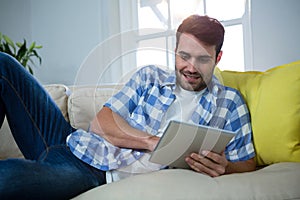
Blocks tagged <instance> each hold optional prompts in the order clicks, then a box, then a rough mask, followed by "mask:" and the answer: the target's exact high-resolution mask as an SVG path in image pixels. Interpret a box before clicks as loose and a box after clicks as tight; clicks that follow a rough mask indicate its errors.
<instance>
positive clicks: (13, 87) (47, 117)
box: [0, 53, 74, 160]
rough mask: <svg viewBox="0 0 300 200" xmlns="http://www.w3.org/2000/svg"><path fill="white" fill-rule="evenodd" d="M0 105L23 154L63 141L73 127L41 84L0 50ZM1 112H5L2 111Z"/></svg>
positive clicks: (38, 152)
mask: <svg viewBox="0 0 300 200" xmlns="http://www.w3.org/2000/svg"><path fill="white" fill-rule="evenodd" d="M0 103H2V105H1V106H0V107H1V109H0V111H1V112H2V113H1V115H2V116H1V117H0V119H3V115H4V114H5V115H6V117H7V120H8V123H9V126H10V129H11V131H12V133H13V136H14V138H15V140H16V143H17V144H18V146H19V148H20V150H21V151H22V153H23V154H24V156H25V158H28V159H32V160H37V159H38V158H39V156H40V155H41V154H42V153H44V152H45V151H47V148H48V147H49V146H51V145H57V144H65V139H66V136H67V135H68V134H70V133H71V132H72V131H74V129H73V128H72V127H71V126H70V124H69V123H68V122H67V121H66V120H65V119H64V117H63V115H62V114H61V111H60V110H59V109H58V107H57V106H56V104H55V103H54V101H53V100H52V99H51V97H50V96H49V95H48V93H47V92H46V91H45V90H44V89H43V87H42V86H41V85H40V84H39V83H38V82H37V81H36V80H35V79H34V78H33V77H32V76H31V75H30V74H29V73H28V72H27V71H26V70H25V69H24V67H23V66H21V65H20V64H19V63H18V62H17V61H16V60H15V59H13V58H11V57H8V56H7V55H5V54H1V53H0ZM3 112H5V113H3Z"/></svg>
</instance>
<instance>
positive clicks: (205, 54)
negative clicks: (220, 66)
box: [175, 33, 222, 91]
mask: <svg viewBox="0 0 300 200" xmlns="http://www.w3.org/2000/svg"><path fill="white" fill-rule="evenodd" d="M175 52H176V57H175V68H176V81H177V84H179V85H180V86H181V87H182V88H183V89H185V90H190V91H201V90H202V89H204V88H206V86H207V84H208V83H209V82H210V81H211V79H212V76H213V71H214V68H215V65H216V64H217V62H219V60H220V59H221V56H222V52H220V53H219V55H218V57H217V59H216V50H215V46H214V45H213V46H209V45H205V44H204V43H203V42H201V41H199V40H197V39H196V37H194V36H193V35H191V34H188V33H183V34H181V36H180V39H179V43H178V46H177V49H176V50H175Z"/></svg>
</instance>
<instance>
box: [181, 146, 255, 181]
mask: <svg viewBox="0 0 300 200" xmlns="http://www.w3.org/2000/svg"><path fill="white" fill-rule="evenodd" d="M185 161H186V162H187V163H188V165H189V166H190V167H191V168H192V169H193V170H195V171H196V172H199V173H203V174H207V175H209V176H211V177H217V176H221V175H223V174H230V173H240V172H250V171H254V170H255V168H256V163H255V160H254V158H251V159H249V160H245V161H237V162H229V161H228V160H227V159H226V157H225V154H224V152H223V153H222V155H219V154H217V153H213V152H211V151H202V152H201V154H197V153H192V154H191V155H190V156H188V157H187V158H186V159H185Z"/></svg>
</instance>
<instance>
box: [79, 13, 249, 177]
mask: <svg viewBox="0 0 300 200" xmlns="http://www.w3.org/2000/svg"><path fill="white" fill-rule="evenodd" d="M223 38H224V28H223V26H222V25H221V24H220V23H219V22H218V21H217V20H215V19H212V18H209V17H207V16H198V15H193V16H190V17H189V18H187V19H186V20H184V22H183V23H182V24H181V25H180V26H179V28H178V31H177V45H176V49H175V52H176V66H175V68H176V69H175V75H174V74H172V73H171V74H169V73H168V72H166V71H163V70H161V69H159V68H157V67H154V66H150V67H149V66H148V67H145V68H142V69H141V70H139V71H138V72H137V73H136V74H135V75H134V76H133V77H132V79H130V80H129V82H128V83H127V84H126V85H125V87H124V88H123V89H122V90H121V91H120V92H119V93H117V94H116V95H115V96H114V97H112V98H111V99H110V100H109V101H108V102H107V103H106V104H105V106H104V107H103V108H102V109H101V110H100V112H99V113H98V114H97V116H96V118H95V119H94V120H93V121H92V123H91V127H90V131H91V132H93V133H96V134H98V135H100V136H101V138H104V139H105V140H106V141H108V142H109V143H107V142H106V143H105V145H106V146H107V145H109V144H110V143H111V144H113V145H114V146H115V147H121V148H124V151H125V152H119V151H121V150H117V149H113V147H112V148H109V149H110V151H111V154H113V155H115V158H116V160H115V161H114V162H113V161H108V162H100V164H99V165H100V166H106V170H108V172H107V181H116V180H119V179H122V178H124V177H127V176H130V175H132V174H135V173H144V172H148V171H152V170H158V169H159V168H160V166H157V165H153V163H150V162H149V161H148V159H149V154H148V153H145V154H143V155H142V156H141V158H140V157H139V156H140V155H141V154H138V155H139V156H138V155H136V153H137V152H131V149H142V150H147V151H152V150H153V149H154V148H155V146H156V145H157V143H158V140H159V137H157V135H158V134H159V132H160V130H162V129H164V127H166V125H167V124H168V122H169V121H170V120H171V119H176V120H181V121H187V122H191V123H196V124H204V125H210V126H214V127H218V128H222V129H228V130H232V131H238V134H237V135H236V136H235V138H234V139H233V141H231V142H230V144H229V145H228V146H227V148H226V150H225V152H224V153H223V154H222V155H218V154H216V153H213V152H208V151H204V152H202V153H201V154H198V153H192V154H191V155H190V156H189V157H187V158H186V162H187V163H188V165H189V166H190V167H191V168H192V169H193V170H195V171H197V172H200V173H204V174H208V175H210V176H212V177H216V176H220V175H222V174H226V173H234V172H245V171H252V170H254V169H255V162H254V159H253V157H254V149H253V144H252V140H251V125H250V119H249V113H248V110H247V107H246V105H245V103H244V102H243V100H242V98H241V96H240V94H239V93H238V92H237V91H236V90H233V89H232V88H227V87H222V86H220V84H219V83H218V82H217V80H216V79H215V78H213V71H214V68H215V66H216V64H217V63H218V62H219V61H220V59H221V57H222V51H221V47H222V43H223ZM175 77H176V78H175ZM216 90H217V92H216ZM160 122H161V123H160ZM104 142H105V141H104ZM105 145H103V146H105ZM81 148H82V146H81ZM125 149H130V150H127V151H126V150H125ZM75 151H76V150H75ZM73 152H74V151H73ZM103 152H104V150H103ZM142 152H143V151H141V153H142ZM130 153H131V154H132V155H133V156H132V157H136V159H132V157H130V156H128V158H122V159H120V160H119V158H118V157H122V156H121V155H122V154H124V155H125V154H126V155H128V154H130ZM75 154H76V152H75ZM119 154H120V155H119ZM116 155H118V156H116ZM85 156H86V155H85ZM103 156H104V155H102V157H103ZM78 157H82V155H80V154H79V155H78ZM89 160H90V161H87V162H88V163H90V164H91V163H92V162H93V163H95V162H96V161H95V160H93V156H91V155H90V156H89ZM124 160H125V161H126V162H124ZM129 160H131V161H129ZM118 161H119V163H120V164H119V165H118V164H116V163H115V162H118ZM122 162H124V163H123V164H121V163H122ZM110 165H111V166H110ZM95 166H96V165H95ZM96 167H97V166H96Z"/></svg>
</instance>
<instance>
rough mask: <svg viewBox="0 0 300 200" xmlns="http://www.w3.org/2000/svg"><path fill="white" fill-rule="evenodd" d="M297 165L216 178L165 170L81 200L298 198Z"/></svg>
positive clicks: (108, 186)
mask: <svg viewBox="0 0 300 200" xmlns="http://www.w3.org/2000/svg"><path fill="white" fill-rule="evenodd" d="M299 171H300V163H277V164H274V165H271V166H268V167H266V168H263V169H261V170H258V171H255V172H247V173H240V174H230V175H223V176H220V177H217V178H211V177H209V176H206V175H203V174H200V173H197V172H194V171H192V170H183V169H168V170H161V171H157V172H153V173H148V174H142V175H136V176H132V177H129V178H126V179H123V180H121V181H118V182H113V183H110V184H106V185H102V186H100V187H96V188H94V189H92V190H90V191H88V192H85V193H83V194H81V195H79V196H77V197H76V198H74V200H80V199H89V200H93V199H95V200H96V199H131V200H135V199H138V200H140V199H143V200H148V199H149V200H153V199H185V200H189V199H191V200H192V199H231V200H235V199H236V200H240V199H249V200H250V199H299V198H300V190H299V189H298V187H299V181H300V174H299Z"/></svg>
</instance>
